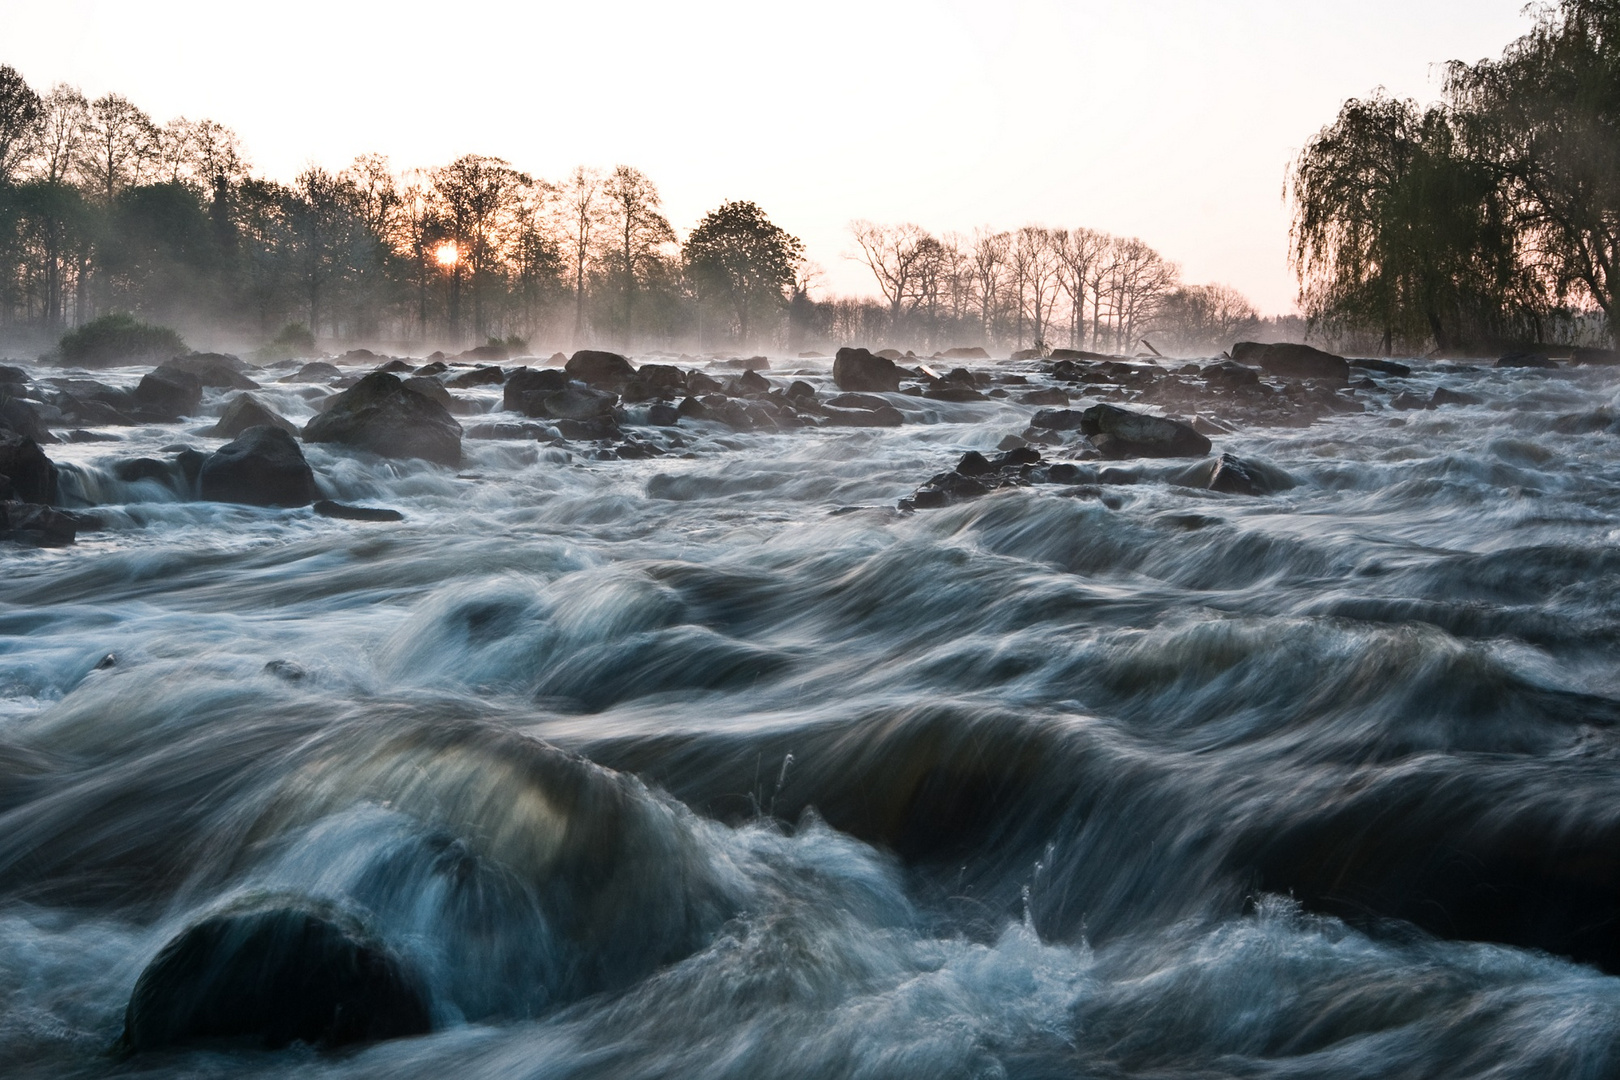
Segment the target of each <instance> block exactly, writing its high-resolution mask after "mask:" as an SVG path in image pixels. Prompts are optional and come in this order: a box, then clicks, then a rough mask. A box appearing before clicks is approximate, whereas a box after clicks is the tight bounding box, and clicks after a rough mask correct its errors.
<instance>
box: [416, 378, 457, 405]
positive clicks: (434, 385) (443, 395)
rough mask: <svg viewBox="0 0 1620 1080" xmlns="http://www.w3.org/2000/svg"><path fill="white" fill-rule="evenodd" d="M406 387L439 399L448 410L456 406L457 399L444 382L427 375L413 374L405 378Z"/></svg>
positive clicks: (425, 395)
mask: <svg viewBox="0 0 1620 1080" xmlns="http://www.w3.org/2000/svg"><path fill="white" fill-rule="evenodd" d="M405 389H407V390H409V391H411V392H412V393H416V394H421V395H422V396H423V397H425V398H428V399H430V400H433V401H437V402H438V403H439V404H440V405H442V406H444V408H445V410H446V411H449V410H450V409H453V408H455V402H456V399H455V398H453V397H451V396H450V391H448V390H446V389H445V388H444V383H442V382H440V381H439V380H438V379H433V378H429V377H428V376H426V375H412V376H411V377H410V378H408V379H406V380H405Z"/></svg>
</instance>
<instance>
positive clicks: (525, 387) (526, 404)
mask: <svg viewBox="0 0 1620 1080" xmlns="http://www.w3.org/2000/svg"><path fill="white" fill-rule="evenodd" d="M567 385H568V376H566V375H564V374H563V373H562V372H561V371H558V370H557V369H556V368H541V369H540V370H538V371H537V370H535V369H534V368H526V367H524V368H518V369H517V370H516V371H514V372H512V374H510V375H508V376H507V377H506V390H505V393H503V394H502V395H501V407H502V408H503V409H510V410H511V411H512V412H520V413H522V414H523V415H524V416H543V415H545V414H544V413H543V412H540V411H539V410H540V401H541V399H543V398H544V397H545V396H546V395H548V394H555V393H556V392H557V391H559V390H561V389H562V388H563V387H565V386H567Z"/></svg>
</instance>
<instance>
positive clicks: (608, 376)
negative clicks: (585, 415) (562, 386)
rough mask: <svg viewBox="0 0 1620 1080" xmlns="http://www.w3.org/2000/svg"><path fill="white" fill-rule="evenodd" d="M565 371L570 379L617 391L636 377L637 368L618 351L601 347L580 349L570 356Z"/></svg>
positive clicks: (601, 388) (564, 367)
mask: <svg viewBox="0 0 1620 1080" xmlns="http://www.w3.org/2000/svg"><path fill="white" fill-rule="evenodd" d="M563 371H564V372H566V373H567V375H568V377H569V378H570V379H578V380H579V381H580V382H582V383H584V384H585V385H586V386H589V387H592V388H593V389H596V390H612V391H614V392H615V393H617V392H618V391H620V390H622V389H624V387H625V386H626V385H627V384H628V383H629V382H630V380H631V379H634V378H635V377H636V369H635V367H634V366H633V365H631V363H630V361H628V360H626V359H625V358H624V357H622V356H620V355H619V354H618V353H613V352H603V351H602V350H600V349H581V350H579V352H577V353H575V354H574V355H573V356H570V357H569V358H568V363H566V364H564V365H563Z"/></svg>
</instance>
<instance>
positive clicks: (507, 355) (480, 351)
mask: <svg viewBox="0 0 1620 1080" xmlns="http://www.w3.org/2000/svg"><path fill="white" fill-rule="evenodd" d="M511 358H512V350H511V349H508V348H507V347H506V346H505V345H501V344H498V343H497V344H491V345H474V346H473V347H472V348H470V349H468V350H466V351H465V352H463V353H462V354H461V355H459V356H457V357H456V359H457V360H471V361H474V362H477V361H480V360H481V361H483V362H484V363H488V364H503V363H505V362H506V361H508V360H510V359H511Z"/></svg>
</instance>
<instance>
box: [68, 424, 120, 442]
mask: <svg viewBox="0 0 1620 1080" xmlns="http://www.w3.org/2000/svg"><path fill="white" fill-rule="evenodd" d="M67 441H68V442H70V443H91V442H123V441H124V440H123V437H122V436H119V435H108V434H107V433H106V432H104V431H85V430H84V429H83V428H74V429H73V430H72V431H70V432H68V433H67Z"/></svg>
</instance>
